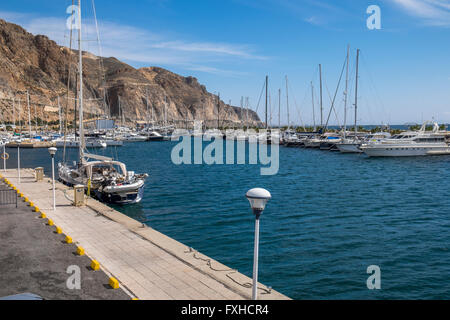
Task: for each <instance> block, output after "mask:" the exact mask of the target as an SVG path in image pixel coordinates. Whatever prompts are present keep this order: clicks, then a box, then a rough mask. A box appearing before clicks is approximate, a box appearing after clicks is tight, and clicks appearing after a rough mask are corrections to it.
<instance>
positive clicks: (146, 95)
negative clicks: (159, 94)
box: [145, 88, 149, 130]
mask: <svg viewBox="0 0 450 320" xmlns="http://www.w3.org/2000/svg"><path fill="white" fill-rule="evenodd" d="M145 104H146V106H147V130H148V128H149V120H148V88H146V89H145Z"/></svg>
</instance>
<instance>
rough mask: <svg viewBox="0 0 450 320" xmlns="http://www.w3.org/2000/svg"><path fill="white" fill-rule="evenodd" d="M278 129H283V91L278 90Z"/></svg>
mask: <svg viewBox="0 0 450 320" xmlns="http://www.w3.org/2000/svg"><path fill="white" fill-rule="evenodd" d="M278 129H281V89H278Z"/></svg>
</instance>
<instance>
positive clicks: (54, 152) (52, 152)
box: [48, 147, 58, 210]
mask: <svg viewBox="0 0 450 320" xmlns="http://www.w3.org/2000/svg"><path fill="white" fill-rule="evenodd" d="M56 151H58V149H56V148H54V147H52V148H48V152H49V153H50V155H51V156H52V180H53V210H56V193H55V154H56Z"/></svg>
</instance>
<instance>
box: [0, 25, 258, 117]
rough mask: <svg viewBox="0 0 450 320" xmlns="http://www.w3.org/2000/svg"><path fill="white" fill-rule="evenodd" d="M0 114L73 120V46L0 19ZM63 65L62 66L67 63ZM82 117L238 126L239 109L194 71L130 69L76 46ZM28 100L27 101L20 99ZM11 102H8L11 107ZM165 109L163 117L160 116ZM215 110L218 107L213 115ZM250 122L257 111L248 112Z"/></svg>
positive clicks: (127, 66)
mask: <svg viewBox="0 0 450 320" xmlns="http://www.w3.org/2000/svg"><path fill="white" fill-rule="evenodd" d="M0 66H1V67H0V112H1V115H2V121H11V120H12V119H16V120H17V121H18V120H19V119H21V120H22V121H25V122H27V121H28V118H29V117H30V118H31V119H32V121H33V120H34V119H38V120H37V121H38V122H40V121H41V120H40V119H42V120H43V121H57V120H58V110H59V109H58V103H59V105H60V106H61V109H62V114H63V115H62V117H63V118H64V115H65V114H66V112H65V110H66V108H67V110H68V112H67V117H68V120H69V121H71V120H72V119H73V118H74V115H75V114H74V110H75V100H76V99H75V98H76V96H75V92H76V91H77V90H76V88H77V86H78V84H77V80H78V79H77V74H76V73H77V68H78V52H77V51H76V50H69V49H68V48H66V47H61V46H58V45H57V44H56V43H55V42H54V41H52V40H50V39H49V38H47V37H46V36H42V35H36V36H34V35H32V34H30V33H28V32H27V31H26V30H24V29H23V28H22V27H20V26H18V25H15V24H12V23H8V22H6V21H4V20H1V19H0ZM69 66H70V67H69ZM83 73H84V80H83V88H84V94H83V96H84V101H85V107H84V111H85V118H88V119H92V118H96V117H102V116H105V115H107V116H111V117H112V118H116V119H121V120H122V119H125V121H126V122H127V123H128V124H131V123H134V122H136V121H148V120H151V118H152V116H153V119H154V120H155V121H162V120H163V119H165V118H166V119H167V120H168V121H169V122H175V123H177V124H179V125H180V126H182V123H183V122H185V121H186V120H204V119H206V120H208V122H209V125H210V126H213V125H216V124H217V118H218V117H219V119H220V125H221V126H233V124H234V125H238V123H240V122H241V120H245V119H247V111H244V110H243V109H241V108H237V107H233V106H230V105H227V104H225V103H223V102H222V101H220V104H219V105H220V106H219V107H218V97H217V96H216V95H213V94H211V93H209V92H208V91H207V90H206V87H205V86H203V85H201V84H200V83H199V82H198V81H197V79H196V78H194V77H183V76H180V75H177V74H174V73H172V72H170V71H168V70H165V69H162V68H158V67H149V68H141V69H135V68H133V67H132V66H130V65H128V64H126V63H123V62H121V61H119V60H117V59H116V58H112V57H111V58H100V57H97V56H95V55H93V54H91V53H88V52H83ZM28 98H29V103H28ZM13 105H14V106H15V107H14V108H13ZM165 112H166V115H165ZM218 112H219V113H218ZM248 118H249V121H250V122H252V123H253V124H256V123H258V122H259V121H260V120H259V118H258V115H257V114H256V113H255V112H253V111H249V112H248Z"/></svg>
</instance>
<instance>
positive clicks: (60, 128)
mask: <svg viewBox="0 0 450 320" xmlns="http://www.w3.org/2000/svg"><path fill="white" fill-rule="evenodd" d="M58 118H59V135H61V134H62V118H61V104H60V103H59V97H58Z"/></svg>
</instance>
